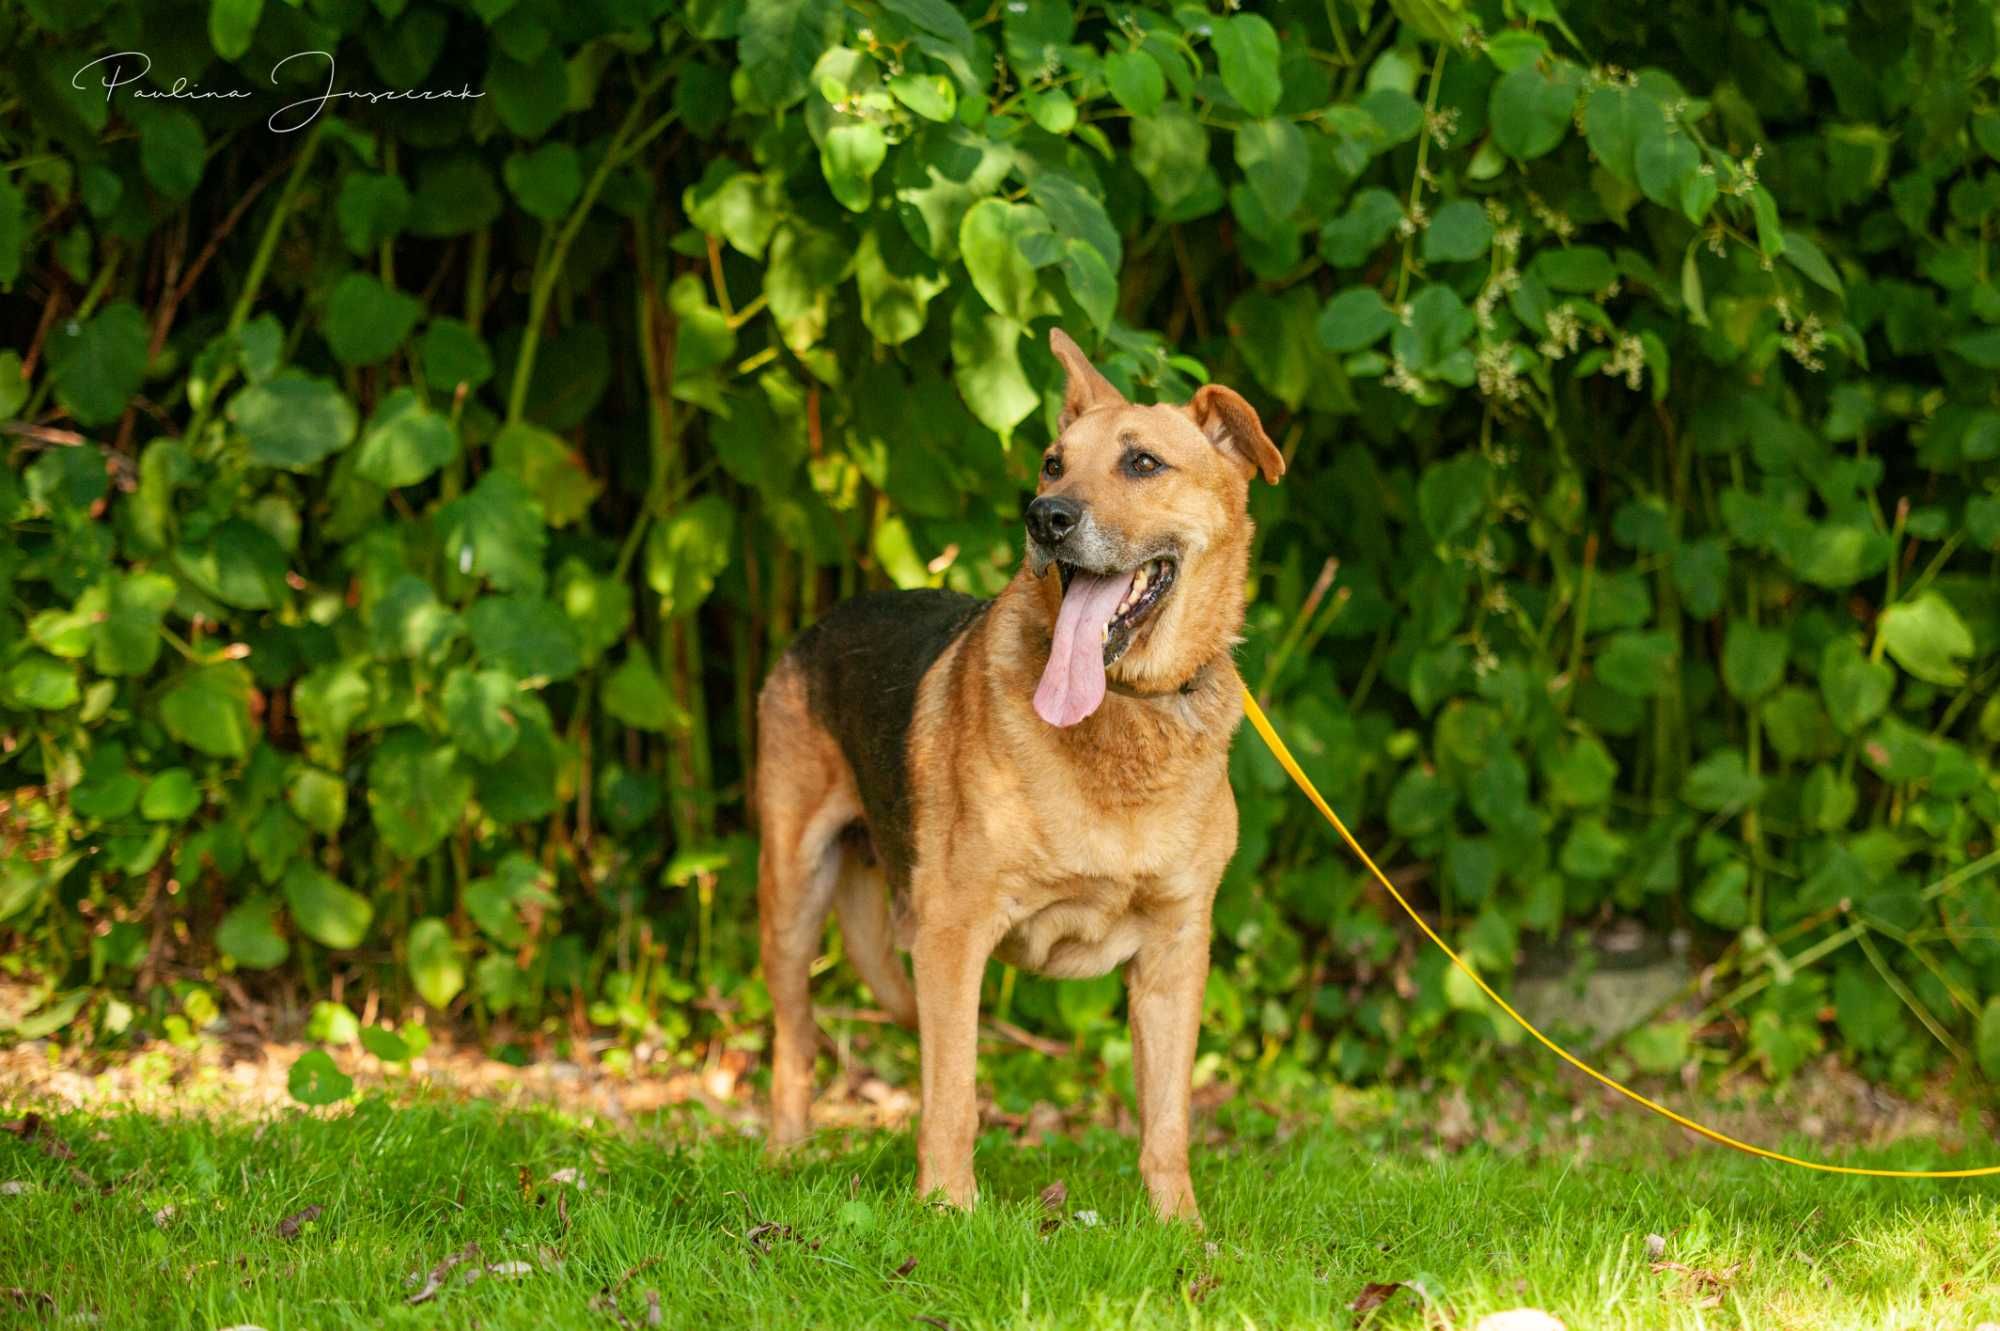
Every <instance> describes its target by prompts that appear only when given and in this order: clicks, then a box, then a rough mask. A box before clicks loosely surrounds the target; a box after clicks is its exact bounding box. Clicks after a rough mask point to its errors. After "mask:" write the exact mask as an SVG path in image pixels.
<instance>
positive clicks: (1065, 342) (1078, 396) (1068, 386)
mask: <svg viewBox="0 0 2000 1331" xmlns="http://www.w3.org/2000/svg"><path fill="white" fill-rule="evenodd" d="M1049 350H1050V351H1053V352H1055V353H1056V359H1057V360H1059V361H1061V362H1062V367H1063V369H1064V371H1065V372H1067V373H1068V375H1069V380H1068V382H1067V383H1065V384H1064V385H1063V406H1062V416H1061V418H1060V419H1059V420H1057V422H1056V433H1057V434H1061V433H1062V432H1063V431H1064V430H1067V429H1068V428H1069V426H1070V422H1071V421H1073V420H1075V419H1076V418H1077V417H1079V416H1081V415H1083V413H1084V412H1086V411H1089V410H1090V409H1091V408H1093V407H1122V406H1124V405H1125V395H1124V394H1123V393H1121V392H1119V391H1118V390H1117V389H1116V388H1113V387H1112V386H1111V381H1110V380H1109V379H1106V378H1105V377H1104V376H1103V375H1101V374H1099V373H1098V372H1097V367H1096V366H1095V365H1092V364H1091V363H1090V361H1089V360H1088V359H1087V358H1086V357H1085V356H1084V354H1083V348H1082V347H1079V346H1078V345H1077V344H1076V341H1075V339H1073V338H1072V337H1070V335H1069V334H1068V333H1065V332H1064V331H1063V330H1062V329H1060V328H1051V329H1049Z"/></svg>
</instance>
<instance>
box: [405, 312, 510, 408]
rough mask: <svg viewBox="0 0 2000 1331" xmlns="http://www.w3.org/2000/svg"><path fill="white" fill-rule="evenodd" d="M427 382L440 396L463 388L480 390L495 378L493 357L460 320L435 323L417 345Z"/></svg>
mask: <svg viewBox="0 0 2000 1331" xmlns="http://www.w3.org/2000/svg"><path fill="white" fill-rule="evenodd" d="M417 354H418V356H419V357H420V358H421V359H422V361H423V365H424V381H425V382H426V383H428V384H429V385H430V386H431V387H432V388H433V389H435V390H437V391H438V392H440V393H453V392H456V391H457V390H458V387H459V385H460V384H463V385H465V387H466V388H468V389H473V388H478V387H480V386H481V385H483V384H484V383H485V382H486V381H487V380H488V379H491V378H492V377H493V355H492V353H491V352H489V351H488V350H487V349H486V343H485V342H484V341H482V340H481V339H480V336H479V334H477V333H475V332H473V331H472V329H471V327H469V326H468V325H466V324H464V323H462V322H460V321H459V320H457V319H433V320H431V323H430V327H428V328H426V329H425V330H424V335H423V338H422V340H421V341H420V342H418V344H417Z"/></svg>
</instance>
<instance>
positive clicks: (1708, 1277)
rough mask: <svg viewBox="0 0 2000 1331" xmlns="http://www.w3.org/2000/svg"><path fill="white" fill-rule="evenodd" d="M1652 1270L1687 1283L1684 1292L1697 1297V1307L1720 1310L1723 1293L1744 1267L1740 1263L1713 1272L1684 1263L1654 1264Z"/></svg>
mask: <svg viewBox="0 0 2000 1331" xmlns="http://www.w3.org/2000/svg"><path fill="white" fill-rule="evenodd" d="M1652 1269H1653V1272H1654V1274H1656V1275H1657V1274H1659V1273H1661V1272H1664V1271H1672V1272H1675V1273H1676V1274H1678V1275H1679V1276H1680V1277H1681V1278H1682V1280H1683V1281H1684V1282H1685V1284H1684V1286H1683V1292H1684V1293H1686V1294H1689V1295H1691V1296H1694V1297H1695V1300H1696V1301H1695V1305H1694V1306H1695V1307H1697V1308H1720V1307H1721V1306H1722V1293H1723V1291H1724V1290H1726V1289H1728V1288H1729V1282H1730V1281H1732V1280H1734V1279H1735V1278H1736V1273H1737V1272H1738V1271H1740V1270H1742V1269H1743V1265H1742V1263H1740V1262H1739V1263H1737V1264H1736V1265H1734V1266H1725V1267H1723V1268H1722V1269H1721V1270H1720V1271H1713V1270H1709V1269H1708V1268H1706V1267H1700V1266H1688V1265H1686V1264H1685V1263H1682V1262H1654V1263H1653V1267H1652Z"/></svg>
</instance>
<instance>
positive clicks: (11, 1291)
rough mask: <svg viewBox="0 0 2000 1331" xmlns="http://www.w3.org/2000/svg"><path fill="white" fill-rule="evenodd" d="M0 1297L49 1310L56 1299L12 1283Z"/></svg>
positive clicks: (0, 1293) (54, 1304) (3, 1290)
mask: <svg viewBox="0 0 2000 1331" xmlns="http://www.w3.org/2000/svg"><path fill="white" fill-rule="evenodd" d="M29 1117H30V1118H32V1117H34V1115H32V1114H30V1115H29ZM0 1299H6V1300H7V1301H8V1302H9V1303H14V1304H20V1305H23V1306H27V1305H32V1304H40V1305H41V1306H42V1307H44V1308H47V1309H49V1310H50V1311H51V1312H53V1311H54V1310H55V1306H56V1301H55V1299H54V1297H53V1296H51V1295H48V1294H44V1293H42V1292H41V1291H40V1290H34V1289H22V1288H21V1287H20V1286H19V1285H13V1286H10V1287H8V1288H5V1289H0Z"/></svg>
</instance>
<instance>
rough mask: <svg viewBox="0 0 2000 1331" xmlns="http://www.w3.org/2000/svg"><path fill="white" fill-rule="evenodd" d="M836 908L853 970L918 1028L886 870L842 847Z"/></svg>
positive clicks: (892, 1011) (888, 1007)
mask: <svg viewBox="0 0 2000 1331" xmlns="http://www.w3.org/2000/svg"><path fill="white" fill-rule="evenodd" d="M833 910H834V913H835V914H836V915H838V916H839V917H840V936H841V939H842V941H843V942H844V943H845V944H846V950H847V956H848V959H849V960H850V961H852V962H853V963H854V969H855V970H857V971H859V972H861V978H862V980H863V981H865V982H866V983H867V985H868V988H869V989H870V990H871V991H872V992H873V993H874V995H875V1001H876V1002H877V1003H879V1004H881V1005H882V1008H883V1010H884V1011H886V1012H887V1013H888V1014H889V1015H890V1016H891V1017H893V1018H894V1019H895V1021H896V1023H897V1024H898V1025H901V1026H908V1027H911V1028H912V1029H914V1028H915V1026H916V1024H917V994H916V990H915V989H914V988H912V987H911V985H910V975H909V972H908V971H906V970H904V969H903V963H902V960H901V959H900V958H898V957H897V956H896V936H895V930H894V928H893V927H892V925H891V923H890V919H889V893H888V885H887V884H886V883H885V882H884V880H883V877H882V866H881V865H880V864H879V863H875V862H872V857H871V856H868V855H866V854H865V853H862V852H860V851H859V850H857V849H856V848H855V847H852V846H847V847H843V848H842V850H841V854H840V877H839V879H838V882H837V885H836V886H835V888H834V891H833Z"/></svg>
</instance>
